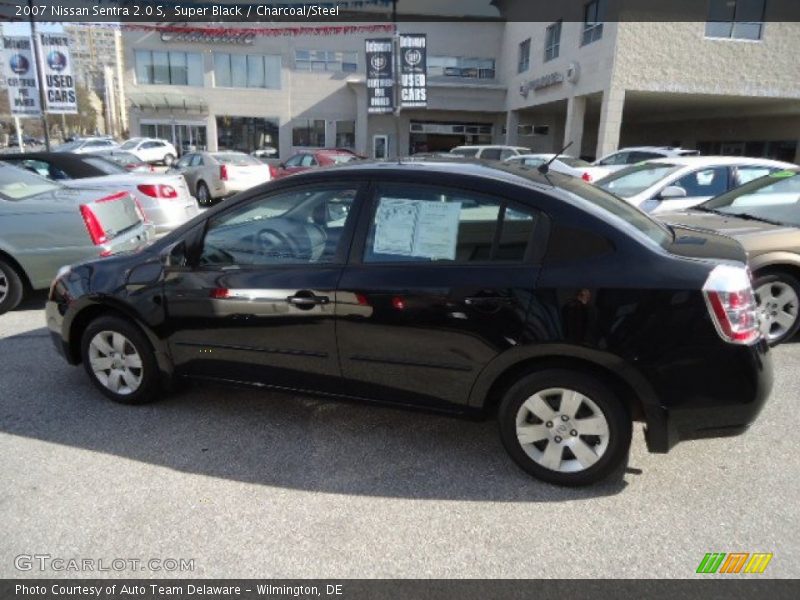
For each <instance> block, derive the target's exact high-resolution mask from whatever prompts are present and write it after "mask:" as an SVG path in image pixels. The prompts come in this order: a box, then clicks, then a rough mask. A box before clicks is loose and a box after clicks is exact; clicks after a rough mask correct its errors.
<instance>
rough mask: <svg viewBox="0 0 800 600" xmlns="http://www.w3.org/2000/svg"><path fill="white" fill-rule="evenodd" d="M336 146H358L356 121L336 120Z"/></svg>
mask: <svg viewBox="0 0 800 600" xmlns="http://www.w3.org/2000/svg"><path fill="white" fill-rule="evenodd" d="M336 147H337V148H347V149H349V150H352V149H353V148H355V147H356V122H355V121H336Z"/></svg>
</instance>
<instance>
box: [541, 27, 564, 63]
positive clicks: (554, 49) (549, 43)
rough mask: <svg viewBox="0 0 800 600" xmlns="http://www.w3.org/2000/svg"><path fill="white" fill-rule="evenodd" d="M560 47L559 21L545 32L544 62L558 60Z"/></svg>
mask: <svg viewBox="0 0 800 600" xmlns="http://www.w3.org/2000/svg"><path fill="white" fill-rule="evenodd" d="M560 46H561V21H556V22H555V23H553V24H552V25H550V26H549V27H548V28H547V30H546V31H545V36H544V62H547V61H548V60H553V59H554V58H558V51H559V47H560Z"/></svg>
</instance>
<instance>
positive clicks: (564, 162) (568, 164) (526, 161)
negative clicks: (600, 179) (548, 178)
mask: <svg viewBox="0 0 800 600" xmlns="http://www.w3.org/2000/svg"><path fill="white" fill-rule="evenodd" d="M555 156H556V155H555V154H520V155H519V156H512V157H511V158H507V159H506V160H505V161H504V162H505V163H507V164H509V165H524V166H526V167H539V166H541V165H543V164H545V163H550V166H549V169H550V170H551V171H555V172H556V173H563V174H564V175H572V176H573V177H580V178H581V179H583V180H584V181H591V180H592V179H591V175H590V174H589V170H590V169H591V165H590V164H589V163H588V162H586V161H585V160H581V159H580V158H575V157H574V156H566V155H564V154H561V155H559V156H558V158H556V159H555V160H553V159H554V158H555ZM550 161H553V162H550Z"/></svg>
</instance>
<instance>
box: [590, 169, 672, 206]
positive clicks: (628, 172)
mask: <svg viewBox="0 0 800 600" xmlns="http://www.w3.org/2000/svg"><path fill="white" fill-rule="evenodd" d="M680 168H681V167H679V166H677V165H670V164H665V163H644V164H639V165H633V166H630V167H626V168H624V169H620V170H619V171H617V172H615V173H612V174H611V175H607V176H606V177H603V178H602V179H600V180H599V181H598V182H597V184H596V185H597V186H598V187H601V188H603V189H604V190H606V191H607V192H611V193H613V194H616V195H617V196H622V197H623V198H631V197H632V196H635V195H636V194H640V193H641V192H643V191H645V190H646V189H647V188H649V187H651V186H653V185H655V184H657V183H658V182H659V181H661V180H662V179H664V178H665V177H667V176H668V175H671V174H672V173H674V172H675V171H677V170H678V169H680Z"/></svg>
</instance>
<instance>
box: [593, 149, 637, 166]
mask: <svg viewBox="0 0 800 600" xmlns="http://www.w3.org/2000/svg"><path fill="white" fill-rule="evenodd" d="M629 154H630V152H617V153H616V154H612V155H611V156H609V157H608V158H605V159H603V160H601V161H600V162H599V163H597V164H598V165H602V166H608V165H625V164H628V155H629Z"/></svg>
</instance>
